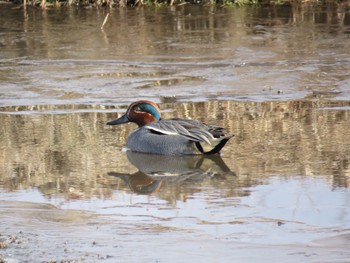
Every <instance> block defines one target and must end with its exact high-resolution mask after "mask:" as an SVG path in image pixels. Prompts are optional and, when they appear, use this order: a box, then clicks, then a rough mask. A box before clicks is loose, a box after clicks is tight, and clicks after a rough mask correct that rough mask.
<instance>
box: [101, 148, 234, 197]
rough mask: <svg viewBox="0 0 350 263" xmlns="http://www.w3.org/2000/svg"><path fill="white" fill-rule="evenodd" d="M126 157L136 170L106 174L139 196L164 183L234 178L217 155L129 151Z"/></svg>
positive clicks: (232, 173)
mask: <svg viewBox="0 0 350 263" xmlns="http://www.w3.org/2000/svg"><path fill="white" fill-rule="evenodd" d="M126 154H127V157H128V160H129V162H130V163H131V164H132V165H133V166H135V167H136V168H137V169H138V171H137V172H136V173H134V174H124V173H118V172H109V173H108V175H110V176H115V177H118V178H120V179H122V180H123V181H125V182H126V183H127V184H128V185H129V187H130V189H131V190H132V191H134V192H136V193H139V194H151V193H154V192H156V191H158V190H159V189H160V187H161V185H162V182H164V181H166V182H171V183H176V184H181V183H185V182H201V181H203V180H205V179H211V178H215V179H221V180H225V179H226V176H235V175H236V174H235V173H234V172H232V171H231V170H230V168H229V167H228V166H227V165H226V164H225V163H224V161H223V160H222V158H221V157H220V156H219V155H194V156H193V155H192V156H167V155H155V154H146V153H137V152H132V151H127V153H126Z"/></svg>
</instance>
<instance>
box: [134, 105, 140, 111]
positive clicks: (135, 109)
mask: <svg viewBox="0 0 350 263" xmlns="http://www.w3.org/2000/svg"><path fill="white" fill-rule="evenodd" d="M133 110H134V111H136V112H140V111H142V110H141V108H140V106H135V107H134V108H133Z"/></svg>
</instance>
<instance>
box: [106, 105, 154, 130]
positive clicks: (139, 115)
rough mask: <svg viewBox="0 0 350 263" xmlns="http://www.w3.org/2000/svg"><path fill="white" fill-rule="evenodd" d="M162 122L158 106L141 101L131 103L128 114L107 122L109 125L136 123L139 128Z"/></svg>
mask: <svg viewBox="0 0 350 263" xmlns="http://www.w3.org/2000/svg"><path fill="white" fill-rule="evenodd" d="M159 120H160V109H159V108H158V106H157V104H155V103H154V102H152V101H148V100H139V101H135V102H134V103H131V104H130V106H129V107H128V109H127V111H126V113H125V114H124V115H123V116H121V117H120V118H117V119H115V120H111V121H109V122H107V124H108V125H119V124H123V123H127V122H134V123H136V124H137V125H138V126H139V127H142V126H144V125H146V124H147V123H150V122H154V121H159Z"/></svg>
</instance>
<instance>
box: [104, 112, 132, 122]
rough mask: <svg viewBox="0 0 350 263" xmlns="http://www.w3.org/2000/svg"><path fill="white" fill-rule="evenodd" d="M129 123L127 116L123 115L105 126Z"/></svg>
mask: <svg viewBox="0 0 350 263" xmlns="http://www.w3.org/2000/svg"><path fill="white" fill-rule="evenodd" d="M129 121H130V120H129V118H128V116H126V114H124V115H123V116H121V117H120V118H118V119H115V120H111V121H109V122H107V125H118V124H123V123H127V122H129Z"/></svg>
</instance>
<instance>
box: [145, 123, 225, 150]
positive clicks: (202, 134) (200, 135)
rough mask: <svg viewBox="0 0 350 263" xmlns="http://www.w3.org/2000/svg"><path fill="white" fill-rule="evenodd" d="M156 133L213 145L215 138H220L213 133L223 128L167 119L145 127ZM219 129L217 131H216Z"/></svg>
mask: <svg viewBox="0 0 350 263" xmlns="http://www.w3.org/2000/svg"><path fill="white" fill-rule="evenodd" d="M144 128H147V129H149V130H151V131H153V132H155V133H159V134H163V135H181V136H184V137H186V138H188V139H189V140H191V141H194V142H203V141H204V142H206V143H208V144H209V145H211V141H212V140H213V139H214V138H218V137H217V136H218V134H215V133H212V132H213V131H216V133H218V131H219V130H220V129H221V131H223V129H222V128H219V127H215V126H210V125H207V124H205V123H202V122H199V121H196V120H188V119H166V120H160V121H157V122H151V123H149V124H147V125H145V126H144ZM215 128H217V129H215Z"/></svg>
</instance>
